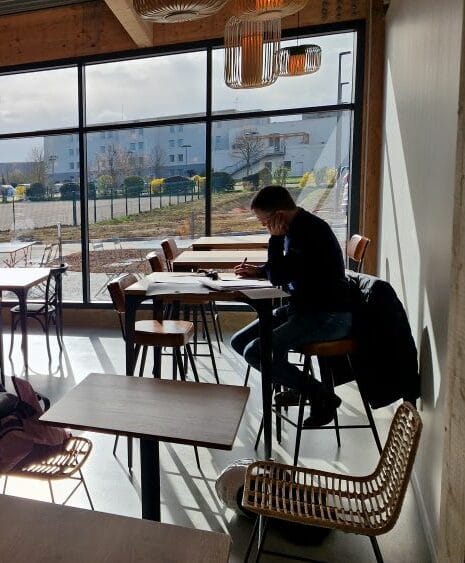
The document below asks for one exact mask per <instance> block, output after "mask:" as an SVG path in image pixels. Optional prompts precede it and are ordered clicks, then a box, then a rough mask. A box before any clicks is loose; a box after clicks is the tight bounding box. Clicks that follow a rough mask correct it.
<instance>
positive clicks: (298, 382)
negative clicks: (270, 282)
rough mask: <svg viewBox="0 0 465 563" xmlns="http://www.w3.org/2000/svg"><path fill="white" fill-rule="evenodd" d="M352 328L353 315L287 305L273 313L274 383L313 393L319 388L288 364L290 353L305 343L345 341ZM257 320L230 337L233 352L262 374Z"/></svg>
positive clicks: (272, 375) (272, 367)
mask: <svg viewBox="0 0 465 563" xmlns="http://www.w3.org/2000/svg"><path fill="white" fill-rule="evenodd" d="M351 327H352V313H349V312H336V313H327V312H322V311H304V312H295V311H292V310H290V309H289V307H288V306H284V307H279V308H278V309H275V310H274V311H273V336H272V346H273V361H272V366H271V370H272V371H271V377H272V381H273V383H276V384H280V385H284V386H285V387H289V388H291V389H297V390H299V391H304V390H307V391H310V392H313V391H314V390H315V387H316V386H318V387H319V385H318V383H316V382H310V387H311V388H310V389H309V382H308V380H307V379H306V378H304V377H303V376H302V371H301V370H300V369H299V368H298V367H297V366H295V365H293V364H291V363H290V362H289V361H288V358H287V355H288V352H289V351H290V350H295V349H297V348H299V346H301V345H302V344H308V343H310V342H320V341H328V340H339V339H341V338H346V337H347V336H348V335H349V333H350V330H351ZM258 336H259V327H258V320H255V321H253V322H252V323H250V324H249V325H247V326H246V327H244V328H243V329H241V330H239V331H238V332H236V334H234V335H233V337H232V338H231V346H232V347H233V349H234V350H235V351H236V352H237V353H238V354H240V355H241V356H243V357H244V359H245V360H246V362H247V363H248V364H249V365H251V366H252V367H253V368H255V369H256V370H259V371H260V339H259V338H258Z"/></svg>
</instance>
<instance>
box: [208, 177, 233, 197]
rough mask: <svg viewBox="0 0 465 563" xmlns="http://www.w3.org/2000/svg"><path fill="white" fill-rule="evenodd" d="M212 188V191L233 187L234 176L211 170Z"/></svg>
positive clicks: (221, 190) (227, 189) (222, 190)
mask: <svg viewBox="0 0 465 563" xmlns="http://www.w3.org/2000/svg"><path fill="white" fill-rule="evenodd" d="M212 189H213V191H214V192H225V191H229V190H233V189H234V178H233V177H232V176H231V174H228V173H227V172H213V174H212Z"/></svg>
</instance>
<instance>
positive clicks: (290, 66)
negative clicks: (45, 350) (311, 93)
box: [279, 45, 321, 76]
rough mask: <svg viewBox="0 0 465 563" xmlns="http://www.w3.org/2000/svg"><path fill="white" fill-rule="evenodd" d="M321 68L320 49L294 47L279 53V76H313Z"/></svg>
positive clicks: (306, 46) (301, 46)
mask: <svg viewBox="0 0 465 563" xmlns="http://www.w3.org/2000/svg"><path fill="white" fill-rule="evenodd" d="M320 67H321V47H319V46H318V45H294V46H292V47H284V48H283V49H280V51H279V76H300V75H302V74H313V73H314V72H317V71H318V70H319V69H320Z"/></svg>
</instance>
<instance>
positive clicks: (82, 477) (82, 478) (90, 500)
mask: <svg viewBox="0 0 465 563" xmlns="http://www.w3.org/2000/svg"><path fill="white" fill-rule="evenodd" d="M79 476H80V477H81V483H82V486H83V487H84V490H85V491H86V495H87V498H88V500H89V504H90V508H91V509H92V510H95V508H94V504H93V502H92V499H91V498H90V493H89V489H88V488H87V484H86V480H85V479H84V475H83V474H82V471H81V470H79Z"/></svg>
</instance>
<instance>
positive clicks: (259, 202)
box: [250, 184, 296, 212]
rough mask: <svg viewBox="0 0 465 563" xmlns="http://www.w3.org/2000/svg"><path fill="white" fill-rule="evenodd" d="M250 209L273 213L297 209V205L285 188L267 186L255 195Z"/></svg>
mask: <svg viewBox="0 0 465 563" xmlns="http://www.w3.org/2000/svg"><path fill="white" fill-rule="evenodd" d="M250 208H251V209H261V210H262V211H270V212H271V211H279V210H281V209H286V210H291V209H295V208H296V204H295V203H294V200H293V199H292V196H291V194H290V193H289V192H288V190H287V189H286V188H285V187H283V186H278V185H275V184H273V185H272V186H265V187H264V188H262V189H261V190H260V191H259V192H258V193H257V194H256V195H255V197H254V198H253V199H252V201H251V203H250Z"/></svg>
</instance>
